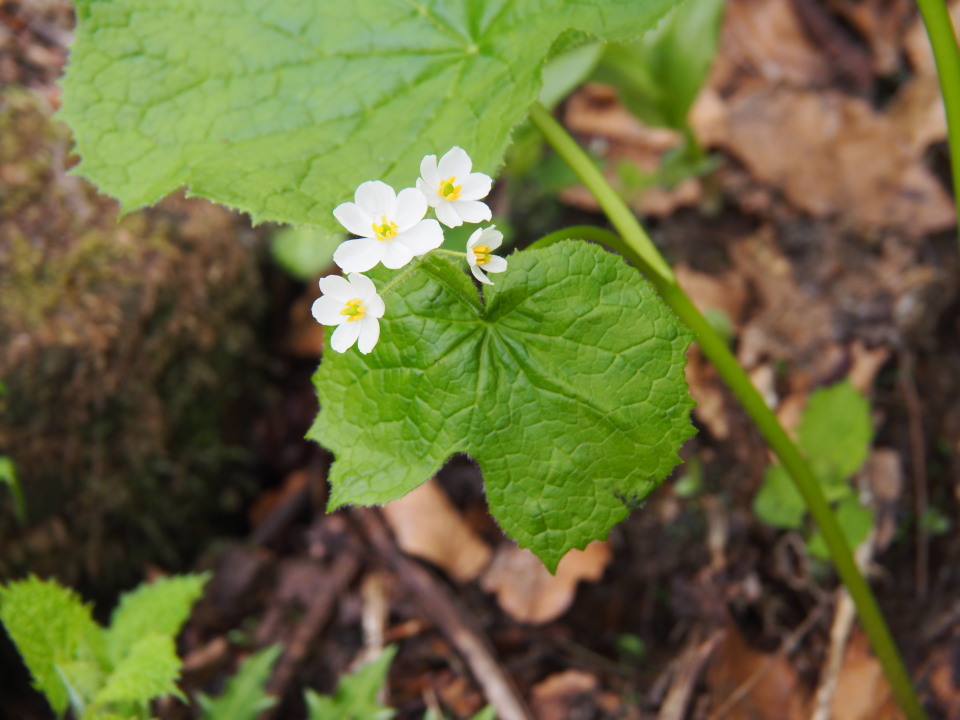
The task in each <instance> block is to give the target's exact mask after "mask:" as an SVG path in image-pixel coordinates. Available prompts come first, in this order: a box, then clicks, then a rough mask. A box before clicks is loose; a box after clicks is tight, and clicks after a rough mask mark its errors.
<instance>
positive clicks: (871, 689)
mask: <svg viewBox="0 0 960 720" xmlns="http://www.w3.org/2000/svg"><path fill="white" fill-rule="evenodd" d="M830 717H831V718H832V719H833V720H902V718H903V714H902V713H901V712H900V710H899V709H898V708H897V704H896V702H895V701H894V699H893V694H892V693H891V691H890V685H889V684H887V680H886V678H885V677H884V675H883V668H882V667H881V666H880V662H879V661H878V660H877V658H876V657H874V655H873V653H871V652H870V648H869V642H868V641H867V638H866V636H865V635H864V634H863V633H862V632H860V631H858V630H855V631H854V633H853V635H852V636H851V638H850V642H849V643H848V644H847V651H846V654H845V655H844V658H843V665H842V666H841V667H840V677H839V678H838V679H837V691H836V694H835V695H834V696H833V703H832V704H831V712H830Z"/></svg>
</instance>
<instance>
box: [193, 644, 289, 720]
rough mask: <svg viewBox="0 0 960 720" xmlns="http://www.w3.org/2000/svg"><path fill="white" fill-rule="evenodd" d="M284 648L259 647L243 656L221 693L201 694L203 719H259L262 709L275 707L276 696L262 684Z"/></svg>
mask: <svg viewBox="0 0 960 720" xmlns="http://www.w3.org/2000/svg"><path fill="white" fill-rule="evenodd" d="M281 650H282V648H281V647H280V646H279V645H271V646H270V647H266V648H263V649H262V650H259V651H258V652H256V653H254V654H253V655H251V656H250V657H248V658H247V659H246V660H244V662H243V664H242V665H241V666H240V667H239V669H238V670H237V673H236V675H234V676H233V677H232V678H230V682H229V683H227V687H226V689H225V690H224V691H223V693H221V694H220V695H219V696H218V697H216V698H209V697H207V696H206V695H200V696H198V697H197V701H198V702H199V703H200V707H201V708H203V715H202V718H203V720H256V719H257V717H258V716H259V715H260V713H261V712H262V711H264V710H266V709H268V708H271V707H273V706H274V705H275V704H276V702H277V699H276V698H275V697H273V696H271V695H267V693H265V692H264V691H263V686H264V684H265V683H266V682H267V678H268V677H269V676H270V670H271V668H273V664H274V663H275V662H276V661H277V658H278V657H279V656H280V652H281Z"/></svg>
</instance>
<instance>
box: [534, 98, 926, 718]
mask: <svg viewBox="0 0 960 720" xmlns="http://www.w3.org/2000/svg"><path fill="white" fill-rule="evenodd" d="M530 119H531V121H532V122H533V124H534V125H535V126H536V127H537V129H538V130H539V131H540V132H541V133H542V134H543V136H544V137H545V138H546V140H547V142H549V143H550V144H551V145H552V146H553V148H554V150H555V151H556V152H557V154H558V155H560V157H562V158H563V159H564V161H566V163H567V164H568V165H569V166H570V167H571V168H572V169H573V171H574V172H575V173H576V174H577V175H578V176H579V178H580V180H581V181H582V182H583V184H584V185H586V187H587V189H588V190H589V191H590V192H591V194H592V195H593V196H594V198H595V199H596V200H597V202H598V203H599V204H600V207H601V208H602V209H603V211H604V213H606V215H607V217H608V218H609V220H610V222H611V224H612V225H613V226H614V228H616V230H617V232H618V233H619V235H620V239H622V242H623V243H624V244H625V245H626V246H627V247H628V249H629V252H628V253H625V255H626V256H627V257H628V259H630V260H631V261H633V262H634V264H636V265H637V267H638V269H639V270H640V271H641V272H642V273H643V274H644V275H645V276H646V278H647V279H648V280H649V281H650V282H651V283H652V284H653V285H654V287H656V289H657V291H658V292H659V293H660V295H661V297H662V298H663V299H664V301H665V302H666V303H667V304H668V305H669V306H670V307H671V308H672V309H673V311H674V312H675V313H676V314H677V315H678V316H679V317H680V319H681V320H682V321H683V322H684V323H686V325H687V326H688V327H689V328H690V329H691V330H693V332H694V333H695V334H696V337H697V341H698V342H699V344H700V348H701V350H702V351H703V353H704V354H705V355H706V356H707V357H708V358H709V359H710V361H711V362H712V363H713V365H714V367H716V369H717V372H718V373H719V374H720V376H721V377H722V378H723V380H724V382H726V383H727V385H728V387H729V388H730V389H731V390H732V391H733V394H734V395H735V396H736V397H737V399H738V400H739V401H740V403H741V405H743V407H744V409H745V410H746V411H747V414H748V415H750V418H751V419H752V420H753V422H754V424H755V425H756V426H757V428H758V429H759V430H760V433H761V434H762V435H763V437H764V439H765V440H766V441H767V443H768V444H769V446H770V447H771V448H772V449H773V451H774V452H775V453H776V454H777V456H778V457H779V458H780V462H782V463H783V466H784V467H785V468H786V470H787V471H788V472H789V473H790V476H791V477H792V478H793V481H794V483H796V486H797V489H798V490H799V491H800V494H801V495H802V496H803V499H804V502H805V503H806V505H807V509H808V510H809V511H810V514H811V516H813V519H814V521H816V523H817V525H818V526H819V527H820V531H821V532H822V533H823V539H824V541H825V542H826V545H827V548H828V549H829V551H830V556H831V558H832V559H833V562H834V565H835V566H836V568H837V573H838V574H839V576H840V579H841V580H842V581H843V583H844V585H846V587H847V590H848V591H849V593H850V596H851V598H852V599H853V602H854V605H855V606H856V608H857V613H858V614H859V616H860V622H861V623H862V625H863V628H864V631H865V632H866V633H867V636H868V637H869V638H870V642H871V644H872V645H873V650H874V652H875V653H876V655H877V658H878V660H879V661H880V664H881V666H882V667H883V671H884V673H885V674H886V677H887V680H888V681H889V683H890V687H891V688H892V690H893V694H894V697H895V698H896V699H897V702H898V704H899V705H900V707H901V709H902V710H903V711H904V713H905V714H906V716H907V717H908V718H910V720H926V714H925V713H924V711H923V708H922V707H921V705H920V702H919V700H918V699H917V696H916V693H915V692H914V690H913V684H912V682H911V681H910V677H909V675H908V674H907V671H906V668H905V667H904V665H903V661H902V660H901V658H900V654H899V652H898V651H897V647H896V645H895V644H894V642H893V637H892V636H891V634H890V630H889V629H888V628H887V624H886V621H885V620H884V617H883V614H882V613H881V611H880V607H879V605H878V604H877V601H876V598H875V597H874V595H873V592H872V591H871V590H870V586H869V585H868V584H867V582H866V580H865V579H864V577H863V575H862V574H861V573H860V570H859V568H857V565H856V563H855V562H854V559H853V554H852V553H851V552H850V547H849V545H848V544H847V540H846V538H845V537H844V535H843V532H842V531H841V529H840V526H839V524H838V523H837V520H836V517H835V516H834V514H833V511H832V510H831V509H830V505H829V503H828V502H827V500H826V498H825V497H824V495H823V492H822V491H821V489H820V484H819V482H818V481H817V479H816V477H815V476H814V474H813V472H812V471H811V470H810V466H809V465H808V464H807V461H806V460H805V459H804V457H803V456H802V455H801V453H800V451H799V450H798V449H797V446H796V445H795V444H794V443H793V441H792V440H790V438H789V436H788V435H787V433H786V431H785V430H784V429H783V426H782V425H781V424H780V421H779V420H777V417H776V415H774V414H773V411H771V410H770V408H769V407H767V404H766V402H764V400H763V398H762V397H761V395H760V393H759V392H758V391H757V389H756V388H755V387H754V386H753V383H752V382H751V381H750V378H749V377H748V376H747V373H746V372H745V371H744V370H743V368H742V367H741V366H740V364H739V363H738V362H737V359H736V358H735V357H734V355H733V353H731V352H730V349H729V348H728V347H727V345H726V343H725V342H724V340H723V339H722V338H721V337H720V336H719V335H718V334H717V332H716V331H715V330H714V329H713V327H712V326H711V325H710V323H709V322H708V321H707V319H706V318H705V317H704V316H703V314H702V313H701V312H700V311H699V310H698V309H697V308H696V306H694V304H693V302H691V300H690V298H689V297H688V296H687V294H686V293H685V292H684V291H683V289H682V288H681V287H680V285H679V284H678V283H677V280H676V277H675V276H674V274H673V271H672V270H670V267H669V265H668V264H667V262H666V260H664V258H663V256H662V255H661V254H660V252H659V251H658V250H657V248H656V247H655V246H654V244H653V242H652V241H651V240H650V237H649V236H648V235H647V233H646V231H645V230H644V229H643V227H642V226H641V225H640V222H639V221H638V220H637V218H636V216H635V215H634V214H633V211H632V210H630V208H629V207H627V205H626V203H624V201H623V200H622V199H621V198H620V196H619V195H618V194H617V192H616V191H615V190H614V189H613V187H611V186H610V184H609V183H608V182H607V180H606V178H604V176H603V174H602V173H601V172H600V170H599V169H598V168H597V166H596V165H594V163H593V161H592V160H591V159H590V157H589V156H588V155H587V154H586V153H585V152H584V151H583V149H582V148H581V147H580V146H579V145H578V144H577V143H576V141H575V140H574V139H573V138H572V137H571V136H570V135H569V134H568V133H567V131H566V130H565V129H564V127H563V126H562V125H561V124H560V123H558V122H557V121H556V120H555V119H554V118H553V116H552V115H551V114H550V113H549V111H547V109H546V108H544V107H543V106H542V105H540V104H538V103H537V104H534V105H533V107H532V108H531V111H530ZM548 237H549V236H548ZM618 244H619V243H618ZM615 249H616V248H615Z"/></svg>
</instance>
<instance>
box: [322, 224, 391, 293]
mask: <svg viewBox="0 0 960 720" xmlns="http://www.w3.org/2000/svg"><path fill="white" fill-rule="evenodd" d="M381 245H383V243H382V242H380V241H379V240H375V239H373V238H357V239H356V240H346V241H344V242H342V243H340V247H338V248H337V249H336V250H335V251H334V253H333V261H334V262H335V263H336V264H337V265H339V266H340V267H341V268H342V269H343V271H344V272H351V273H352V272H366V271H367V270H369V269H370V268H372V267H373V266H374V265H376V264H377V263H378V262H380V258H381V256H382V254H383V249H382V248H381ZM347 299H348V300H349V298H347Z"/></svg>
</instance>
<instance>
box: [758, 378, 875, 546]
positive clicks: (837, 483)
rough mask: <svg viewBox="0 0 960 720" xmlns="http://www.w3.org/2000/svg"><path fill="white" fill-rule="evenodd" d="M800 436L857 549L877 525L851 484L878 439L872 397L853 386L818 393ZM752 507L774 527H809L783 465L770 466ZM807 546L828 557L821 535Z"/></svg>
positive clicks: (826, 495)
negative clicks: (871, 405) (852, 478)
mask: <svg viewBox="0 0 960 720" xmlns="http://www.w3.org/2000/svg"><path fill="white" fill-rule="evenodd" d="M797 438H798V443H799V445H800V448H801V449H802V450H803V451H804V452H805V453H806V454H807V455H808V456H809V458H810V463H811V465H812V467H813V470H814V472H815V474H816V477H817V479H818V480H819V482H820V486H821V488H822V489H823V494H824V496H825V497H826V498H827V500H828V501H829V502H830V503H831V504H833V505H834V506H835V508H836V512H837V520H838V521H839V523H840V527H841V529H842V530H843V533H844V535H845V536H846V538H847V541H848V542H849V543H850V546H851V547H856V546H857V545H859V544H860V543H861V542H863V540H864V539H865V538H866V537H867V534H868V533H869V532H870V529H871V528H872V527H873V513H872V512H871V511H870V510H869V509H868V508H865V507H864V506H863V505H862V504H861V503H860V500H859V499H858V497H857V494H856V492H855V490H854V488H853V487H852V486H851V484H850V483H849V479H850V477H851V476H852V475H853V474H854V473H856V472H857V471H859V470H860V468H861V467H862V466H863V463H864V462H865V461H866V459H867V455H868V453H869V451H870V443H871V441H872V440H873V430H872V428H871V426H870V405H869V403H868V402H867V399H866V398H864V397H863V395H861V394H860V392H859V391H858V390H857V389H856V388H854V387H853V386H852V385H851V384H850V383H849V382H843V383H839V384H837V385H833V386H831V387H828V388H821V389H819V390H817V391H815V392H814V393H813V394H812V395H811V396H810V402H809V403H808V404H807V407H806V409H805V410H804V412H803V416H802V419H801V422H800V427H799V429H798V431H797ZM753 509H754V511H755V512H756V514H757V517H759V518H760V519H761V520H763V521H764V522H766V523H768V524H769V525H773V526H774V527H778V528H784V529H790V530H799V529H802V528H803V527H805V518H806V505H805V503H804V502H803V497H802V496H801V495H800V493H799V492H798V491H797V489H796V486H795V485H794V484H793V483H792V482H791V481H790V478H789V476H788V475H787V473H786V471H785V470H784V469H783V467H782V466H781V465H779V464H775V465H771V466H770V467H769V468H767V472H766V475H765V476H764V481H763V485H762V486H761V487H760V491H759V492H758V493H757V496H756V497H755V498H754V503H753ZM807 548H808V550H809V552H810V554H811V555H813V556H814V557H816V558H819V559H826V558H828V557H829V554H828V551H827V547H826V544H825V543H824V541H823V537H822V536H821V535H820V533H819V531H817V532H814V533H813V534H812V535H810V537H809V539H808V541H807Z"/></svg>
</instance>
